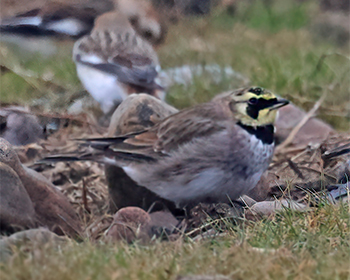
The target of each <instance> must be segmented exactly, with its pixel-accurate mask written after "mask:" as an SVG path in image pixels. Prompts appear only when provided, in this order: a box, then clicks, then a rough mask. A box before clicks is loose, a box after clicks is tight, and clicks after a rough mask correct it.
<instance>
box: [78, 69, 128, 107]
mask: <svg viewBox="0 0 350 280" xmlns="http://www.w3.org/2000/svg"><path fill="white" fill-rule="evenodd" d="M77 73H78V76H79V78H80V81H81V82H82V83H83V85H84V87H85V89H86V90H87V91H88V92H89V93H90V94H91V96H92V97H93V98H94V99H95V100H96V101H97V102H98V103H99V104H100V106H101V109H102V111H103V112H104V113H108V112H109V111H110V110H111V109H112V108H113V107H114V106H115V104H118V103H120V102H122V101H123V100H124V99H125V98H126V97H127V93H126V92H125V91H124V89H123V87H122V86H121V84H120V83H119V82H118V80H117V78H116V77H115V76H113V75H109V74H107V73H104V72H102V71H98V70H96V69H93V68H91V67H89V66H86V65H82V64H79V63H78V64H77Z"/></svg>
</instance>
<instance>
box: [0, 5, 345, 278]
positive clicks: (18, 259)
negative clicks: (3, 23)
mask: <svg viewBox="0 0 350 280" xmlns="http://www.w3.org/2000/svg"><path fill="white" fill-rule="evenodd" d="M242 2H244V3H242V4H241V5H240V6H239V7H238V10H237V12H236V14H235V15H233V16H232V15H230V14H228V13H226V12H223V11H217V12H214V13H213V14H212V15H211V16H209V17H204V18H187V19H184V20H183V21H181V22H179V24H178V25H177V26H172V27H171V28H170V31H169V34H168V38H167V41H166V44H165V45H163V46H161V47H160V49H159V50H158V53H159V55H160V59H161V64H162V67H163V68H164V69H166V68H170V67H177V66H181V65H184V64H204V65H206V64H211V63H216V64H219V65H221V66H223V67H224V66H231V67H232V68H233V69H234V70H236V71H238V72H240V73H241V74H242V75H244V76H246V77H247V78H248V79H249V80H250V81H251V84H254V85H260V86H263V87H266V88H269V89H271V90H273V91H275V92H277V93H278V94H280V95H282V96H284V97H287V98H288V99H290V100H292V101H293V102H294V103H295V104H297V105H299V106H301V107H302V108H304V109H306V110H308V109H310V108H311V107H312V105H313V104H314V102H315V101H316V100H317V99H318V98H319V97H320V96H321V95H322V94H323V93H324V91H326V92H328V95H327V98H326V101H325V102H324V103H323V105H322V107H321V109H320V117H321V118H322V119H324V120H326V121H327V122H329V123H330V124H332V125H333V126H335V127H336V128H337V129H339V130H348V129H349V125H350V115H349V110H350V100H349V82H350V81H349V77H350V63H349V58H350V56H349V55H350V53H349V48H348V46H343V47H339V46H336V45H334V44H333V43H332V42H327V41H322V40H320V39H319V38H315V36H314V34H312V33H311V32H310V30H309V25H310V22H311V21H312V18H313V16H314V15H317V13H318V12H319V11H318V8H317V5H316V3H315V2H312V1H311V2H310V1H300V2H302V3H299V1H292V0H286V1H254V2H252V1H242ZM246 2H247V3H246ZM248 2H249V4H248ZM267 2H271V3H270V4H267ZM71 47H72V43H67V42H60V43H59V49H60V51H59V52H58V53H57V54H56V55H55V56H50V57H40V56H38V55H35V56H32V57H26V58H23V57H21V59H20V58H19V57H18V52H20V51H18V50H16V49H15V48H6V47H4V46H1V45H0V61H1V64H2V65H3V66H6V67H7V68H8V69H10V71H5V70H4V72H3V73H2V74H1V77H0V79H1V80H0V81H1V84H0V97H1V102H4V103H20V104H25V103H27V104H30V103H31V102H32V100H33V99H34V98H41V97H45V98H47V102H49V103H50V104H52V107H53V106H55V107H54V108H55V109H56V110H58V109H59V108H58V107H57V104H60V106H61V108H60V109H64V108H65V106H67V104H68V103H70V102H71V101H72V99H73V98H74V97H76V96H78V95H80V94H81V92H82V90H83V89H82V86H81V85H80V83H79V81H78V79H77V77H76V73H75V67H74V64H73V62H72V61H71V54H70V52H71ZM239 86H242V85H239V84H233V83H232V81H230V80H229V79H223V81H222V83H220V84H211V83H209V82H208V80H207V79H205V78H203V79H201V78H198V79H197V78H196V79H195V81H194V83H193V84H191V85H190V86H188V87H185V86H182V85H176V86H174V87H172V88H171V89H170V90H169V94H168V97H167V100H168V102H169V103H170V104H172V105H174V106H176V107H179V108H183V107H186V106H188V105H191V104H194V103H196V102H204V101H207V100H209V99H210V98H211V97H213V96H214V95H216V94H217V93H220V92H222V91H226V90H229V89H231V88H232V87H239ZM27 249H28V250H20V249H17V250H16V252H15V254H14V255H13V257H12V258H11V259H10V261H9V262H8V263H6V264H0V278H1V279H2V280H7V279H38V280H39V279H53V280H54V279H74V280H77V279H123V280H124V279H145V280H146V279H176V276H177V275H187V274H206V275H215V274H223V275H228V276H230V277H232V279H344V280H345V279H350V260H349V256H350V209H349V203H348V202H347V203H344V204H339V205H330V204H324V205H322V206H320V207H318V208H314V209H312V210H311V211H308V212H303V213H296V212H294V211H285V212H283V213H281V214H279V215H277V216H276V217H274V218H272V219H268V220H262V221H258V222H248V221H243V222H241V223H239V225H233V224H229V230H228V231H226V235H225V236H220V237H210V238H209V239H203V240H200V241H197V240H196V241H194V240H192V239H191V238H190V237H186V236H185V237H184V238H180V239H179V240H177V241H172V242H161V241H159V240H156V241H155V242H154V244H152V245H149V246H144V245H141V244H137V243H136V244H132V245H127V244H124V243H119V244H114V245H113V246H110V245H106V244H91V243H89V242H83V243H74V244H73V243H71V244H68V245H67V246H64V247H62V248H60V249H52V248H50V247H49V246H48V247H44V248H27Z"/></svg>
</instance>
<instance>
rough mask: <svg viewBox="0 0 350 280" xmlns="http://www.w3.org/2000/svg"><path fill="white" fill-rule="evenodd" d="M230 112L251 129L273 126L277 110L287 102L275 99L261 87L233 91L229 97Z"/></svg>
mask: <svg viewBox="0 0 350 280" xmlns="http://www.w3.org/2000/svg"><path fill="white" fill-rule="evenodd" d="M231 97H232V99H233V101H231V103H230V107H231V110H232V111H233V112H234V113H235V114H236V118H237V119H238V120H239V121H240V122H241V123H242V124H244V125H249V126H253V127H257V126H264V125H269V124H273V123H274V122H275V120H276V115H277V109H279V108H281V107H283V106H285V105H287V104H288V103H289V101H288V100H286V99H282V98H277V97H276V96H275V95H274V94H273V93H272V92H270V91H267V90H265V89H263V88H261V87H252V88H248V89H243V90H239V91H235V92H233V93H232V95H231Z"/></svg>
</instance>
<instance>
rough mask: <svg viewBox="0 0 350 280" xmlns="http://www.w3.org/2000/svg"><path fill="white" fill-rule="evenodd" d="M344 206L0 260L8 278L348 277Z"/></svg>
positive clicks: (349, 228)
mask: <svg viewBox="0 0 350 280" xmlns="http://www.w3.org/2000/svg"><path fill="white" fill-rule="evenodd" d="M349 210H350V209H349V207H348V206H345V205H340V206H333V205H324V206H323V207H321V208H318V209H315V210H313V211H310V212H304V213H296V212H294V211H286V212H282V213H281V214H279V215H277V216H276V217H275V218H273V219H270V220H263V221H259V222H254V223H253V222H245V223H243V224H240V225H232V224H231V225H230V224H228V226H229V229H228V230H227V231H226V232H227V235H226V236H224V237H216V238H215V237H212V238H209V239H206V240H201V241H193V240H192V239H190V238H186V237H183V238H180V239H179V240H177V241H172V242H161V241H159V240H157V241H155V242H154V244H151V245H148V246H143V245H140V244H137V243H136V244H132V245H127V244H124V243H117V244H114V245H112V246H111V245H107V244H103V243H100V244H91V243H89V242H84V243H80V244H76V243H74V244H70V245H67V246H64V247H62V248H59V249H53V248H52V247H48V246H47V247H44V248H42V247H41V248H35V246H34V248H31V250H29V251H30V252H32V253H28V252H23V250H17V251H16V253H15V255H14V257H13V258H12V259H11V261H10V262H8V263H7V264H5V265H1V266H0V275H1V279H2V280H7V279H27V280H29V279H36V280H40V279H52V280H55V279H68V280H69V279H123V280H124V279H125V280H127V279H145V280H148V279H164V280H165V279H176V276H177V275H189V274H206V275H215V274H223V275H228V276H230V277H232V279H325V280H326V279H327V280H328V279H334V280H336V279H344V280H346V279H349V277H350V266H349V262H350V261H349V255H350V220H349V218H350V216H349Z"/></svg>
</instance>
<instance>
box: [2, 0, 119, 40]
mask: <svg viewBox="0 0 350 280" xmlns="http://www.w3.org/2000/svg"><path fill="white" fill-rule="evenodd" d="M41 4H42V5H37V7H36V8H33V9H29V10H27V11H25V12H19V13H18V14H17V15H15V16H14V17H8V18H4V19H3V20H2V21H1V24H0V28H1V31H7V32H16V33H24V34H29V35H67V36H72V37H79V36H82V35H84V34H87V33H88V32H89V31H90V30H91V29H92V27H93V24H94V20H95V18H96V17H97V16H99V15H100V14H103V13H105V12H108V11H110V10H112V9H113V8H114V4H113V2H112V1H110V0H102V1H101V0H87V1H84V3H82V2H81V1H72V2H68V3H67V2H66V3H65V2H62V1H49V2H44V3H41ZM32 6H33V5H32ZM23 7H26V3H22V6H20V7H18V9H19V10H22V11H23Z"/></svg>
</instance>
